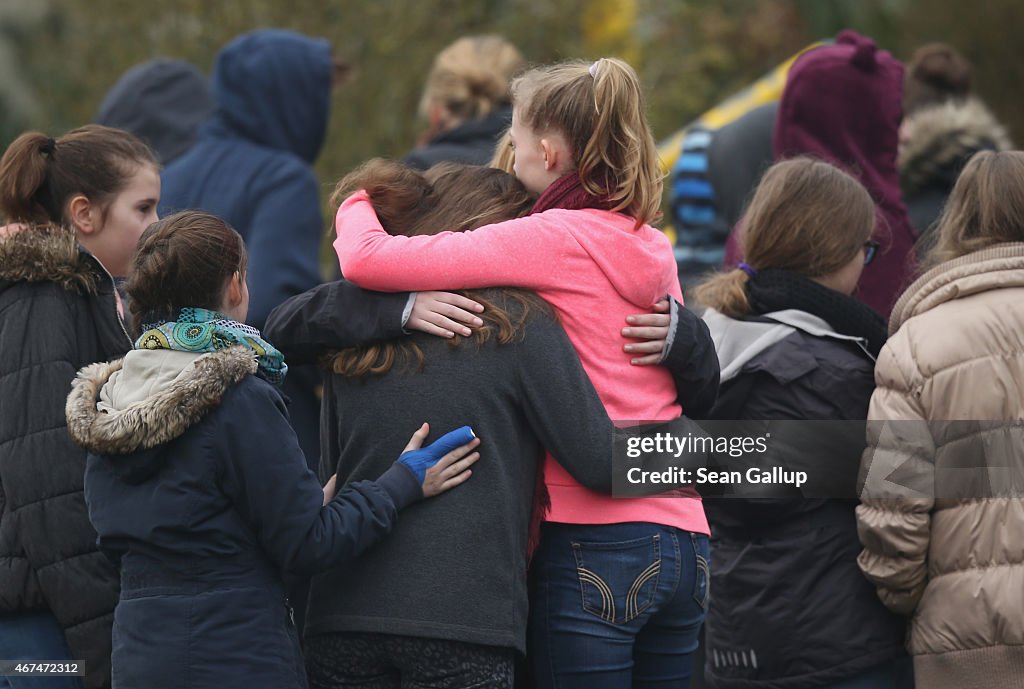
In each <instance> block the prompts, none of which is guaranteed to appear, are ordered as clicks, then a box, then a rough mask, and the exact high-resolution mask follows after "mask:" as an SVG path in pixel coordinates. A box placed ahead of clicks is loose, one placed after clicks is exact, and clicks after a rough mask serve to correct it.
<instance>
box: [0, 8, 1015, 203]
mask: <svg viewBox="0 0 1024 689" xmlns="http://www.w3.org/2000/svg"><path fill="white" fill-rule="evenodd" d="M595 6H597V7H596V9H595ZM267 26H278V27H284V28H289V29H294V30H296V31H300V32H303V33H306V34H309V35H314V36H323V37H326V38H327V39H329V40H330V41H331V42H332V44H333V45H334V46H335V51H336V53H338V54H339V55H341V56H343V57H345V58H347V59H349V60H351V61H352V62H353V63H354V64H355V65H356V67H357V77H356V79H355V80H354V81H353V82H352V83H350V84H348V85H347V86H345V87H344V88H342V89H341V90H340V91H339V92H338V93H337V94H336V95H335V99H334V109H333V114H332V119H331V125H330V131H329V135H328V142H327V146H326V148H325V150H324V152H323V155H322V156H321V158H320V161H319V163H318V171H319V173H320V176H321V179H322V180H323V181H324V185H325V189H326V188H329V187H330V186H331V185H332V184H333V182H334V181H335V180H337V179H338V178H340V177H341V176H342V175H343V174H345V173H346V172H348V171H349V170H351V169H352V168H353V167H354V166H355V165H357V164H358V163H359V162H361V161H363V160H365V159H367V158H370V157H372V156H377V155H387V156H400V155H402V154H403V153H404V152H405V151H407V150H408V149H409V148H410V147H411V146H412V145H413V142H414V141H415V140H416V138H417V135H418V133H419V132H420V131H421V129H422V123H421V122H418V121H417V119H416V106H417V103H418V100H419V97H420V90H421V87H422V84H423V81H424V78H425V76H426V73H427V70H428V69H429V67H430V62H431V60H432V58H433V56H434V54H435V53H436V52H437V51H439V50H440V49H441V48H443V47H444V46H445V45H447V44H448V43H450V42H451V41H452V40H454V39H455V38H457V37H459V36H462V35H465V34H471V33H485V32H487V33H489V32H494V33H502V34H504V35H505V36H506V37H508V38H509V39H510V40H512V41H513V42H514V43H516V44H517V45H518V46H519V47H520V49H521V50H522V51H523V53H524V55H526V57H527V59H528V60H530V61H531V62H536V63H543V62H549V61H553V60H559V59H564V58H571V57H584V58H591V57H597V56H598V55H597V53H604V54H608V53H615V54H619V55H623V56H626V57H627V58H628V59H631V60H632V61H633V62H634V63H635V66H636V67H637V69H638V71H639V73H640V75H641V78H642V80H643V82H644V85H645V88H646V92H647V94H648V99H649V100H648V108H649V113H650V120H651V124H652V126H653V128H654V131H655V134H656V136H658V137H659V138H660V137H666V136H668V135H669V134H671V133H672V132H673V131H674V130H676V129H678V128H679V127H681V126H683V125H685V124H686V123H687V122H689V121H691V120H692V119H694V118H695V117H696V116H698V115H699V114H700V113H701V112H702V111H704V110H706V109H708V108H709V107H711V106H712V105H714V104H715V103H716V102H718V101H720V100H722V99H723V98H725V97H727V96H728V95H730V94H731V93H733V92H735V91H737V90H739V89H740V88H742V87H743V86H744V85H746V84H748V83H749V82H751V81H753V80H754V79H756V78H757V77H759V76H761V75H762V74H764V73H765V72H767V71H768V70H769V69H771V68H772V67H773V66H774V65H776V64H777V63H778V62H780V61H782V60H783V59H785V58H786V57H788V56H789V55H791V54H792V53H793V52H795V51H796V50H798V49H799V48H801V47H802V46H804V45H806V44H807V43H810V42H811V41H813V40H816V39H819V38H822V37H826V36H831V35H834V34H835V32H836V31H837V30H839V29H840V28H843V27H846V26H849V27H852V28H856V29H858V30H860V31H862V32H865V33H868V34H869V35H872V36H874V37H875V38H876V39H877V40H878V41H879V43H880V44H881V45H882V46H883V47H886V48H888V49H889V50H891V51H892V52H893V53H894V54H895V55H896V56H897V57H901V58H904V59H905V58H907V57H908V56H909V55H910V53H911V52H912V51H913V49H914V48H915V47H916V46H917V45H919V44H920V43H922V42H925V41H930V40H943V41H946V42H949V43H951V44H953V45H954V46H956V47H957V48H959V49H960V50H962V51H963V52H964V53H965V54H966V55H967V56H968V58H969V59H970V60H971V61H972V62H973V63H974V66H975V70H976V75H977V76H976V84H977V86H976V88H977V91H978V92H979V93H980V94H981V95H982V96H983V97H984V98H985V99H986V100H988V101H989V102H990V104H991V105H992V106H993V108H994V109H995V110H996V112H997V114H998V115H999V116H1000V117H1001V118H1002V119H1003V120H1004V121H1006V122H1007V123H1008V124H1009V125H1010V127H1011V130H1012V132H1015V133H1016V134H1017V136H1018V138H1024V112H1022V110H1021V107H1020V105H1019V98H1020V95H1019V94H1020V93H1021V92H1022V88H1021V86H1022V85H1024V59H1021V58H1022V57H1024V56H1022V48H1021V42H1020V40H1019V38H1018V37H1017V36H1016V35H1015V31H1011V30H1008V29H1009V28H1011V27H1020V26H1024V3H1022V2H1020V0H989V2H986V3H978V4H977V5H974V6H968V5H966V4H965V3H963V2H962V1H960V0H716V1H711V0H596V1H595V0H589V1H588V0H563V1H556V0H391V1H389V2H373V1H372V0H361V1H358V2H357V1H354V0H290V1H288V2H284V1H283V0H231V1H229V0H223V1H217V0H209V1H208V0H161V2H159V3H141V2H138V0H2V2H0V63H2V64H0V144H2V145H6V144H7V143H8V142H9V141H10V139H11V138H13V136H15V135H16V134H17V133H18V131H20V130H21V129H24V128H28V127H32V128H38V129H42V130H44V131H47V132H50V133H60V132H62V131H65V130H67V129H69V128H71V127H73V126H75V125H78V124H81V123H84V122H87V121H89V120H90V119H91V118H92V116H93V114H94V113H95V111H96V108H97V106H98V105H99V103H100V100H101V98H102V97H103V95H104V93H105V92H106V90H107V89H108V88H109V87H110V86H111V85H112V84H113V83H114V81H115V80H116V79H117V78H118V76H119V75H120V74H121V73H122V72H123V71H124V70H126V69H128V68H129V67H131V66H132V65H134V64H137V63H139V62H142V61H144V60H147V59H150V58H153V57H158V56H168V57H177V58H183V59H186V60H189V61H191V62H193V63H195V64H196V65H198V66H199V67H200V68H201V69H203V70H204V71H206V72H209V71H210V70H211V69H212V65H213V60H214V57H215V55H216V53H217V51H218V50H219V48H220V47H221V46H222V45H224V44H225V43H226V42H227V41H229V40H230V39H231V38H232V37H233V36H235V35H236V34H238V33H241V32H244V31H247V30H250V29H253V28H258V27H267ZM19 99H20V100H19ZM324 196H325V198H326V196H327V194H324Z"/></svg>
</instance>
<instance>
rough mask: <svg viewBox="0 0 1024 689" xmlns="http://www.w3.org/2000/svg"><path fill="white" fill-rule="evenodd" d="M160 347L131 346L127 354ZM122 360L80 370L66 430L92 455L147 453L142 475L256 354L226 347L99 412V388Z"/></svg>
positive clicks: (248, 369) (251, 368) (245, 372)
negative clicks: (120, 404) (135, 398)
mask: <svg viewBox="0 0 1024 689" xmlns="http://www.w3.org/2000/svg"><path fill="white" fill-rule="evenodd" d="M162 351H163V350H156V351H151V350H135V351H133V352H130V353H129V357H131V356H132V355H145V354H147V353H152V354H156V355H159V354H160V353H161V352H162ZM126 361H128V358H127V357H126V358H125V359H119V360H117V361H113V362H111V363H98V364H91V365H89V366H86V367H85V368H83V369H82V370H81V371H79V372H78V375H77V377H76V378H75V380H74V381H73V382H72V384H71V394H70V395H69V396H68V401H67V406H66V408H65V411H66V414H67V420H68V433H69V434H70V435H71V438H72V440H74V441H75V442H76V443H78V445H80V446H81V447H83V448H85V449H86V450H88V451H89V452H91V453H93V454H97V455H128V454H135V453H140V452H141V453H145V454H146V457H144V458H143V461H142V462H141V463H142V464H145V465H147V466H146V467H139V470H141V471H143V472H144V473H146V474H149V473H152V471H154V470H155V469H158V468H159V466H161V465H162V464H163V458H162V456H161V455H162V453H160V452H159V450H160V449H161V446H162V445H165V444H166V443H168V442H170V441H172V440H174V439H175V438H177V437H179V436H181V435H182V434H183V433H185V431H187V430H188V429H189V428H190V427H191V426H193V425H194V424H196V423H197V422H198V421H200V420H201V419H202V418H203V417H205V416H206V415H207V414H209V413H210V412H211V411H213V410H214V409H216V408H217V406H219V405H220V403H221V400H222V399H223V397H224V394H225V393H226V392H227V391H228V390H229V389H230V388H231V387H232V386H234V385H236V384H238V383H239V382H241V381H242V380H243V379H245V378H246V377H247V376H249V375H251V374H254V373H255V372H256V355H255V353H254V352H253V351H252V350H251V349H248V348H246V347H241V346H237V347H230V348H228V349H224V350H220V351H216V352H212V353H209V354H202V355H199V356H197V357H196V358H194V359H192V360H190V361H189V362H188V364H187V365H185V366H184V367H183V368H182V369H181V370H180V372H179V374H178V375H177V376H175V377H173V379H172V380H170V381H168V382H167V383H166V384H165V385H163V386H162V387H158V389H155V390H153V391H152V393H151V394H149V395H148V396H146V397H144V398H143V399H141V400H138V401H134V402H132V403H131V404H128V405H127V406H125V407H124V408H123V409H116V408H109V407H108V409H107V410H105V411H104V410H101V409H100V408H99V406H98V405H97V399H98V398H99V397H100V392H101V389H102V388H103V386H104V385H106V384H107V383H108V381H110V380H111V377H112V376H114V374H115V373H118V372H120V371H122V369H123V368H124V367H125V363H126ZM129 365H131V362H129ZM147 451H156V452H147ZM133 463H134V462H133Z"/></svg>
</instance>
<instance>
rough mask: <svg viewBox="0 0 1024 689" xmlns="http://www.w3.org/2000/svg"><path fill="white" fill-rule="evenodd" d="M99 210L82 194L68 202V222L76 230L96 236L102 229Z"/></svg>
mask: <svg viewBox="0 0 1024 689" xmlns="http://www.w3.org/2000/svg"><path fill="white" fill-rule="evenodd" d="M99 215H100V212H99V208H97V207H96V205H95V204H94V203H92V202H91V201H89V199H88V198H86V197H85V196H83V195H82V194H78V195H77V196H74V197H72V199H71V201H69V202H68V220H70V221H71V224H72V225H73V226H74V228H75V230H77V231H78V232H81V233H82V234H85V235H93V234H96V233H97V232H98V231H99V229H100V217H99Z"/></svg>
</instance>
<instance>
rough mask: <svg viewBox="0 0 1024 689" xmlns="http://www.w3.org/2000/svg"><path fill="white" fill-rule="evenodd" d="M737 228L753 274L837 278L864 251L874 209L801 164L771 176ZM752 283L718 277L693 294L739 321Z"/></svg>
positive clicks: (736, 273)
mask: <svg viewBox="0 0 1024 689" xmlns="http://www.w3.org/2000/svg"><path fill="white" fill-rule="evenodd" d="M741 222H742V223H743V232H742V235H741V239H740V244H741V248H742V251H743V256H744V260H745V261H746V262H747V263H748V264H749V265H750V266H751V267H753V268H754V269H755V270H766V269H771V268H774V269H778V270H788V271H791V272H794V273H799V274H801V275H804V276H806V277H809V278H815V277H821V276H823V275H828V274H830V273H833V272H835V271H837V270H839V269H840V268H842V267H843V266H845V265H846V264H847V263H849V262H850V259H852V258H853V257H854V256H855V255H856V254H857V252H858V251H859V250H860V249H861V247H863V246H864V242H866V241H867V240H868V239H869V238H870V237H871V234H872V232H873V230H874V227H875V204H874V202H873V201H872V200H871V195H870V194H868V192H867V190H866V189H865V188H864V186H863V185H862V184H861V183H860V182H858V181H857V180H856V179H854V178H853V177H852V176H850V175H848V174H847V173H845V172H843V171H842V170H840V169H839V168H837V167H835V166H833V165H830V164H829V163H826V162H824V161H821V160H817V159H814V158H809V157H799V158H792V159H790V160H784V161H782V162H779V163H776V164H775V165H772V166H771V167H770V168H768V171H767V172H765V173H764V177H762V178H761V183H760V184H759V185H758V187H757V191H756V192H754V197H753V198H752V199H751V200H750V206H749V207H748V209H747V212H746V214H745V215H744V216H743V220H742V221H741ZM749 279H750V276H749V275H748V274H747V272H745V271H744V270H741V269H739V268H736V269H734V270H731V271H728V272H724V273H718V274H716V275H714V276H712V277H711V278H709V279H708V280H707V281H706V282H704V283H703V284H701V285H700V286H698V287H697V289H696V292H695V297H696V299H697V301H699V302H700V303H701V304H703V305H704V306H709V307H711V308H714V309H716V310H718V311H721V312H722V313H724V314H725V315H726V316H730V317H732V318H741V317H743V316H745V315H747V314H748V313H750V302H749V301H748V300H747V292H746V284H747V280H749Z"/></svg>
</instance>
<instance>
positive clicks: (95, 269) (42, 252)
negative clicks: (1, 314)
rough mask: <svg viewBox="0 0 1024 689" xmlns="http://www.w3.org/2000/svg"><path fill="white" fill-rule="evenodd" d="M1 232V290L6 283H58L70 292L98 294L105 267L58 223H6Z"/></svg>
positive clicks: (70, 231) (72, 233)
mask: <svg viewBox="0 0 1024 689" xmlns="http://www.w3.org/2000/svg"><path fill="white" fill-rule="evenodd" d="M3 229H4V231H3V232H0V290H2V289H3V288H4V287H6V284H5V283H15V282H55V283H57V284H59V285H60V286H61V287H63V288H64V289H65V290H67V291H69V292H76V293H79V294H95V293H96V286H97V284H98V281H99V280H100V279H101V277H102V276H103V273H104V269H103V267H102V266H101V265H100V263H99V261H97V260H96V259H95V258H94V257H93V256H91V255H90V254H89V253H88V252H86V251H83V250H82V249H81V248H80V247H79V246H78V239H77V238H76V237H75V231H74V230H73V229H71V228H69V227H62V226H59V225H6V226H4V228H3Z"/></svg>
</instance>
